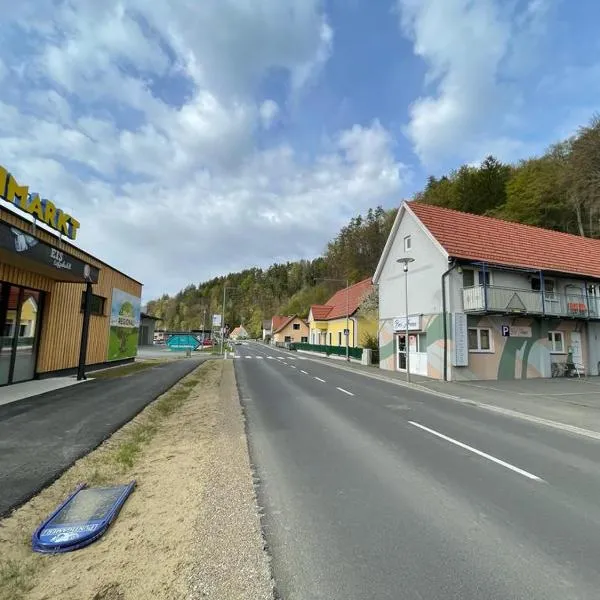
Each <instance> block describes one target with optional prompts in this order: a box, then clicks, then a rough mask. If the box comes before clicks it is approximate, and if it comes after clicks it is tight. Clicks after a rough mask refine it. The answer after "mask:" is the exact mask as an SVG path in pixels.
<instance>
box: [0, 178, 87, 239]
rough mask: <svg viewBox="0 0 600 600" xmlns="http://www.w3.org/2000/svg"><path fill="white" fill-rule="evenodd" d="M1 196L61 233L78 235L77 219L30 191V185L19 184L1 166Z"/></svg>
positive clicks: (73, 236) (73, 237)
mask: <svg viewBox="0 0 600 600" xmlns="http://www.w3.org/2000/svg"><path fill="white" fill-rule="evenodd" d="M0 198H1V199H2V200H4V201H5V202H9V203H10V204H12V205H13V206H15V207H16V208H18V209H19V210H22V211H23V212H26V213H27V214H29V215H31V216H32V217H34V218H36V219H37V220H38V221H41V222H42V223H45V224H46V225H48V226H49V227H51V228H52V229H54V230H55V231H58V233H60V234H61V235H66V236H67V237H68V238H70V239H72V240H74V239H75V238H76V237H77V230H78V229H79V221H77V219H75V218H74V217H72V216H71V215H69V214H68V213H66V212H64V211H63V210H61V209H60V208H58V207H57V206H56V205H55V204H54V203H53V202H51V201H50V200H46V199H45V198H40V195H39V194H37V193H36V192H30V191H29V186H26V185H19V183H18V182H17V180H16V179H15V178H14V177H13V176H12V175H11V174H10V173H9V172H8V171H7V170H6V169H5V168H4V167H1V166H0Z"/></svg>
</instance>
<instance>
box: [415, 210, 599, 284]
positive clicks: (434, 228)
mask: <svg viewBox="0 0 600 600" xmlns="http://www.w3.org/2000/svg"><path fill="white" fill-rule="evenodd" d="M407 207H408V209H409V210H411V211H412V212H413V213H414V214H415V215H416V216H417V217H418V219H419V220H420V221H421V222H422V223H423V225H425V227H427V229H428V230H429V231H430V232H431V234H432V235H433V236H434V237H435V238H436V240H437V241H438V242H439V243H440V244H441V245H442V246H443V247H444V249H445V250H446V252H448V255H449V256H451V257H454V258H462V259H466V260H472V261H481V262H487V263H493V264H498V265H506V266H512V267H521V268H530V269H540V270H544V271H555V272H558V273H570V274H576V275H585V276H588V277H598V278H600V240H595V239H590V238H583V237H580V236H578V235H571V234H569V233H561V232H558V231H551V230H549V229H541V228H540V227H533V226H531V225H523V224H521V223H511V222H509V221H502V220H500V219H493V218H491V217H482V216H479V215H471V214H468V213H464V212H460V211H457V210H451V209H449V208H442V207H439V206H432V205H430V204H422V203H420V202H409V203H407Z"/></svg>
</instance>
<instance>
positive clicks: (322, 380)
mask: <svg viewBox="0 0 600 600" xmlns="http://www.w3.org/2000/svg"><path fill="white" fill-rule="evenodd" d="M315 379H316V380H317V381H320V382H321V383H327V382H326V381H325V380H324V379H321V378H320V377H315Z"/></svg>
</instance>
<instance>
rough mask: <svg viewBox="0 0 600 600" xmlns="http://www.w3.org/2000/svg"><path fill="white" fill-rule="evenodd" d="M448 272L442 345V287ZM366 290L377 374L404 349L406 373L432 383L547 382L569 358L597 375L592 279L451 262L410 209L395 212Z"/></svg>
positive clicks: (401, 358) (401, 364) (598, 293)
mask: <svg viewBox="0 0 600 600" xmlns="http://www.w3.org/2000/svg"><path fill="white" fill-rule="evenodd" d="M405 257H409V258H413V259H414V261H413V262H411V263H409V265H408V274H407V276H408V315H409V321H410V322H411V323H412V324H411V326H410V327H409V335H408V337H409V339H408V344H406V341H405V329H404V325H403V323H404V322H405V319H404V316H405V314H406V308H405V285H406V280H405V273H404V270H403V265H402V264H399V263H397V262H396V261H397V259H399V258H405ZM452 266H454V268H453V269H452V270H451V271H450V272H449V273H448V274H447V277H446V323H447V327H446V333H445V335H446V338H445V339H444V332H443V325H444V319H443V316H442V315H443V303H442V282H441V280H442V275H443V274H444V273H445V272H446V271H448V269H449V268H450V267H452ZM374 283H375V284H376V285H377V288H378V294H379V311H380V317H379V319H380V320H379V344H380V367H381V368H382V369H392V370H405V369H406V346H407V345H408V349H409V356H408V358H409V363H410V370H411V373H414V374H418V375H427V376H429V377H434V378H439V379H442V378H443V377H444V376H446V377H447V378H448V379H449V380H471V379H498V378H500V379H504V378H521V377H524V378H526V377H548V376H550V375H551V373H553V372H555V368H554V367H556V365H560V364H566V361H567V360H568V359H570V358H572V359H573V361H574V362H575V363H576V364H578V366H579V367H580V368H582V369H583V370H584V371H585V373H587V374H592V375H598V374H599V368H600V322H599V321H594V319H599V318H600V281H594V280H589V281H588V280H584V279H581V278H580V279H577V278H576V277H573V276H570V275H566V274H565V275H561V276H557V275H551V274H549V273H542V274H540V273H539V271H535V270H534V269H530V270H525V269H522V270H519V269H518V268H516V267H510V266H508V265H507V266H506V267H501V266H485V267H484V266H483V265H478V264H476V263H473V264H471V263H469V261H457V262H454V260H453V257H449V256H448V253H447V252H446V250H445V249H444V248H443V247H442V246H441V245H440V244H439V243H438V242H437V240H435V238H433V236H432V234H431V233H430V232H429V230H427V229H426V228H425V226H424V225H423V224H422V223H421V221H420V220H419V219H418V218H417V217H416V216H415V215H414V214H413V213H412V211H411V210H410V205H409V206H408V208H407V207H406V205H402V207H401V208H400V210H399V211H398V215H397V217H396V220H395V222H394V225H393V227H392V231H391V233H390V236H389V238H388V241H387V243H386V246H385V249H384V252H383V254H382V257H381V259H380V262H379V265H378V267H377V270H376V272H375V276H374ZM415 319H418V321H416V320H415ZM455 321H456V323H461V326H460V327H461V328H462V329H461V328H459V329H455V328H454V323H455ZM416 322H418V324H417V325H414V323H416ZM444 348H446V352H444ZM459 355H460V356H461V357H462V358H458V356H459ZM444 356H445V357H446V366H445V368H444Z"/></svg>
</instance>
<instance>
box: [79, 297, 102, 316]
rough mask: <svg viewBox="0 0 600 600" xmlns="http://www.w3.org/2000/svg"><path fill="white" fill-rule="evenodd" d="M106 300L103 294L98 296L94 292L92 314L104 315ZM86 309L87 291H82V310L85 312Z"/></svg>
mask: <svg viewBox="0 0 600 600" xmlns="http://www.w3.org/2000/svg"><path fill="white" fill-rule="evenodd" d="M105 302H106V298H103V297H102V296H96V294H92V307H91V312H90V314H92V315H97V316H100V317H103V316H104V303H105ZM84 309H85V292H81V312H83V311H84Z"/></svg>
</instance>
